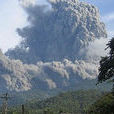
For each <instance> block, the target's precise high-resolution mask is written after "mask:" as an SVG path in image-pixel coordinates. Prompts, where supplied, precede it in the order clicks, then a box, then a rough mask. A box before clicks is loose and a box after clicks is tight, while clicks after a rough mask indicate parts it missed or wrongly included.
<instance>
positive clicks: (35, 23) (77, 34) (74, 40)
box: [7, 0, 107, 64]
mask: <svg viewBox="0 0 114 114" xmlns="http://www.w3.org/2000/svg"><path fill="white" fill-rule="evenodd" d="M48 2H49V3H50V4H51V6H52V8H51V10H47V11H45V10H46V8H47V6H45V5H43V6H37V5H36V6H33V7H28V8H26V12H27V14H28V22H29V25H28V26H26V27H24V28H22V29H18V30H17V32H18V34H19V35H20V36H21V37H22V38H23V40H22V42H21V44H20V46H17V47H16V48H15V49H13V50H12V49H11V50H9V51H8V52H7V55H8V56H9V57H10V58H12V59H20V60H22V61H23V62H24V63H34V64H36V62H37V61H44V62H48V61H62V60H63V59H65V58H66V59H69V60H71V61H75V60H76V59H80V58H82V57H80V56H79V52H80V50H81V49H82V48H85V47H87V46H88V44H89V43H90V42H92V41H94V40H95V39H100V38H101V37H107V33H106V30H105V25H104V23H102V22H101V21H100V16H99V12H98V9H97V8H96V7H94V6H93V5H90V4H87V3H84V2H79V1H77V0H57V1H56V0H54V1H52V0H49V1H48ZM26 48H29V51H28V52H26V51H25V50H26ZM23 49H25V50H23ZM20 55H21V56H20Z"/></svg>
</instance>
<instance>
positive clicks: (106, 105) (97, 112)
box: [88, 93, 114, 114]
mask: <svg viewBox="0 0 114 114" xmlns="http://www.w3.org/2000/svg"><path fill="white" fill-rule="evenodd" d="M88 113H90V114H91V113H92V114H114V95H113V94H112V93H108V94H106V95H104V96H103V97H101V98H100V99H99V100H97V101H96V102H95V103H94V104H93V105H92V106H91V107H90V108H89V110H88Z"/></svg>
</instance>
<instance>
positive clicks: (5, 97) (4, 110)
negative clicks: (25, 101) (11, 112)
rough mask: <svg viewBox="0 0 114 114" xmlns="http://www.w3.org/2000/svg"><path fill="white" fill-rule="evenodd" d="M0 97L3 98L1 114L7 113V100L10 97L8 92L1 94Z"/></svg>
mask: <svg viewBox="0 0 114 114" xmlns="http://www.w3.org/2000/svg"><path fill="white" fill-rule="evenodd" d="M0 98H1V99H3V103H2V114H7V110H8V100H9V99H10V97H9V96H8V93H6V94H3V95H2V96H1V97H0Z"/></svg>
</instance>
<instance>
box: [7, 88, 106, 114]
mask: <svg viewBox="0 0 114 114" xmlns="http://www.w3.org/2000/svg"><path fill="white" fill-rule="evenodd" d="M103 94H104V92H100V91H97V90H80V91H75V92H66V93H61V94H59V95H57V96H55V97H52V98H47V99H45V100H42V101H39V100H37V99H36V100H32V101H31V102H29V103H27V104H25V113H26V114H62V113H65V114H85V113H86V112H87V110H88V109H89V107H90V106H91V105H92V104H93V103H95V102H96V101H97V100H98V99H99V98H100V97H101V96H102V95H103ZM10 110H12V113H13V114H20V112H21V106H18V107H15V108H12V109H10ZM9 114H10V113H9Z"/></svg>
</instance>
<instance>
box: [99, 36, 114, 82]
mask: <svg viewBox="0 0 114 114" xmlns="http://www.w3.org/2000/svg"><path fill="white" fill-rule="evenodd" d="M107 46H108V47H107V48H110V53H109V55H108V56H106V57H102V59H101V61H100V68H99V76H98V82H103V81H106V80H111V81H112V82H114V38H112V39H111V41H110V42H109V43H108V44H107Z"/></svg>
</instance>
